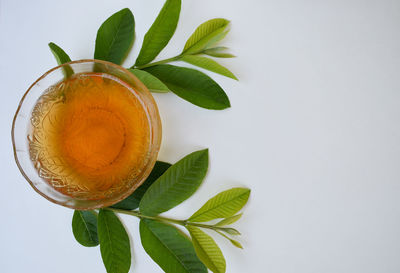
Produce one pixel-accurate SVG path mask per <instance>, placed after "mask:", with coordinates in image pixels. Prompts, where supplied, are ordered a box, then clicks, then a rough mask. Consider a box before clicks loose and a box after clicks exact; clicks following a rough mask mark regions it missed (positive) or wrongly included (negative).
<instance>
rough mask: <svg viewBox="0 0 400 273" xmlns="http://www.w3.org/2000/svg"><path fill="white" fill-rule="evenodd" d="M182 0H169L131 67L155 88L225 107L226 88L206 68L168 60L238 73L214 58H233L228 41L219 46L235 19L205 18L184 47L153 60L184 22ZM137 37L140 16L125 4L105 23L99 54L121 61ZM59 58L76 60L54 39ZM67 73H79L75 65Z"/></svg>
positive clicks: (98, 39)
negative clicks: (177, 63)
mask: <svg viewBox="0 0 400 273" xmlns="http://www.w3.org/2000/svg"><path fill="white" fill-rule="evenodd" d="M180 11H181V0H167V1H166V2H165V4H164V6H163V8H162V9H161V11H160V13H159V14H158V16H157V18H156V20H155V21H154V23H153V24H152V26H151V27H150V29H149V30H148V31H147V33H146V35H145V36H144V39H143V44H142V47H141V49H140V52H139V55H138V56H137V58H136V61H135V64H134V65H133V66H131V67H130V68H129V71H130V72H132V73H133V74H134V75H135V76H136V77H137V78H138V79H139V80H141V81H142V82H143V84H144V85H146V86H147V88H148V89H149V90H150V91H152V92H161V93H165V92H170V91H171V92H173V93H175V94H176V95H178V96H179V97H181V98H182V99H185V100H187V101H189V102H191V103H193V104H195V105H197V106H200V107H203V108H206V109H215V110H221V109H225V108H228V107H230V102H229V98H228V96H227V95H226V93H225V91H224V90H223V89H222V88H221V86H219V85H218V84H217V83H216V82H215V81H214V80H213V79H211V78H210V77H209V76H207V75H206V74H204V73H203V72H201V71H198V70H195V69H191V68H186V67H180V66H174V65H170V64H166V63H170V62H175V61H183V62H186V63H189V64H192V65H194V66H197V67H201V68H203V69H206V70H209V71H212V72H215V73H218V74H221V75H224V76H226V77H230V78H232V79H235V80H237V78H236V76H235V75H234V74H233V73H232V72H231V71H229V70H228V69H227V68H226V67H224V66H222V65H221V64H219V63H218V62H216V61H215V60H214V59H212V58H210V57H216V58H231V57H234V56H233V55H232V54H230V53H228V52H227V48H226V47H221V46H217V43H218V42H219V41H221V40H222V39H223V38H224V37H225V36H226V34H227V33H228V31H229V29H228V26H229V21H228V20H226V19H222V18H216V19H211V20H209V21H206V22H205V23H203V24H201V25H200V26H199V27H198V28H197V29H196V30H195V31H194V33H193V34H192V35H191V36H190V37H189V39H188V40H187V42H186V44H185V46H184V48H183V50H182V52H181V53H180V54H178V55H177V56H175V57H172V58H168V59H165V60H161V61H156V62H152V61H153V60H154V59H155V58H156V57H157V56H158V54H159V53H160V52H161V51H162V50H163V49H164V47H165V46H166V45H167V44H168V42H169V41H170V39H171V38H172V36H173V34H174V33H175V29H176V27H177V24H178V20H179V15H180ZM134 38H135V19H134V16H133V14H132V12H131V11H130V10H129V9H127V8H125V9H122V10H120V11H118V12H117V13H115V14H113V15H112V16H111V17H109V18H108V19H107V20H106V21H105V22H104V23H103V24H102V25H101V26H100V28H99V30H98V32H97V37H96V45H95V51H94V58H95V59H98V60H104V61H109V62H113V63H115V64H118V65H121V64H122V62H123V61H124V59H125V57H126V56H127V55H128V53H129V51H130V49H131V48H132V45H133V43H134ZM49 46H50V48H51V50H52V52H53V54H54V56H55V57H56V59H57V62H58V64H63V63H65V62H69V61H71V59H70V58H69V57H68V55H67V54H66V53H65V52H64V51H63V50H62V49H61V48H60V47H59V46H57V45H55V44H54V43H50V44H49ZM64 74H65V76H67V77H68V76H70V75H71V74H73V71H72V69H71V68H70V67H69V66H66V67H65V68H64Z"/></svg>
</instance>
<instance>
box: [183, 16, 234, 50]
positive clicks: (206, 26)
mask: <svg viewBox="0 0 400 273" xmlns="http://www.w3.org/2000/svg"><path fill="white" fill-rule="evenodd" d="M228 25H229V21H228V20H226V19H222V18H215V19H211V20H208V21H207V22H205V23H203V24H201V25H200V26H199V27H198V28H197V29H196V30H195V31H194V33H193V34H192V35H191V36H190V38H189V39H188V40H187V42H186V44H185V47H184V48H183V52H182V53H184V54H194V53H198V52H200V51H202V50H204V49H206V48H209V47H211V46H213V45H214V44H216V43H217V42H219V41H220V40H221V39H223V38H224V37H225V35H226V34H227V33H228V30H227V27H228Z"/></svg>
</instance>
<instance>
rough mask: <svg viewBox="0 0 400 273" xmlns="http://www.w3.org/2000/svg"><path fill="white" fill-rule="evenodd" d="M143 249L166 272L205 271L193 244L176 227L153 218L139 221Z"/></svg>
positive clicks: (199, 272) (205, 272) (196, 272)
mask: <svg viewBox="0 0 400 273" xmlns="http://www.w3.org/2000/svg"><path fill="white" fill-rule="evenodd" d="M140 239H141V241H142V245H143V248H144V250H145V251H146V252H147V254H149V256H150V257H151V258H152V259H153V261H155V262H156V263H157V264H158V265H159V266H160V267H161V268H162V269H163V270H164V272H166V273H207V268H206V267H205V266H204V264H203V263H202V262H201V261H200V260H199V258H198V257H197V255H196V252H195V250H194V247H193V244H192V242H191V241H190V240H188V239H187V238H186V236H184V235H183V234H182V233H181V232H180V231H179V230H178V229H177V228H175V227H173V226H171V225H167V224H164V223H160V222H157V221H154V220H148V219H145V220H141V221H140Z"/></svg>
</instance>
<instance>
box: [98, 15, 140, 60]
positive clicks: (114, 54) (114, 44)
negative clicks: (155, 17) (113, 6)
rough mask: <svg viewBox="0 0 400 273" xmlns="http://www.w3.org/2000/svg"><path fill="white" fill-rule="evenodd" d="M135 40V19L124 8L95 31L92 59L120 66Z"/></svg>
mask: <svg viewBox="0 0 400 273" xmlns="http://www.w3.org/2000/svg"><path fill="white" fill-rule="evenodd" d="M134 38H135V18H134V17H133V14H132V12H131V11H130V10H129V9H127V8H125V9H122V10H120V11H118V12H117V13H114V14H113V15H111V17H109V18H108V19H107V20H106V21H105V22H104V23H103V24H102V25H101V26H100V28H99V30H98V31H97V37H96V48H95V51H94V58H95V59H98V60H104V61H109V62H113V63H115V64H121V63H122V61H123V60H124V58H125V57H126V55H127V54H128V51H129V49H130V48H131V47H132V44H133V40H134Z"/></svg>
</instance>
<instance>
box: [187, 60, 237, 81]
mask: <svg viewBox="0 0 400 273" xmlns="http://www.w3.org/2000/svg"><path fill="white" fill-rule="evenodd" d="M181 60H182V61H185V62H187V63H190V64H192V65H196V66H198V67H201V68H204V69H207V70H210V71H212V72H215V73H218V74H221V75H223V76H225V77H229V78H231V79H234V80H238V79H237V78H236V76H235V75H233V73H232V72H231V71H229V70H228V68H226V67H224V66H222V65H221V64H219V63H217V62H216V61H214V60H212V59H210V58H207V57H203V56H198V55H186V56H183V57H182V59H181Z"/></svg>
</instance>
